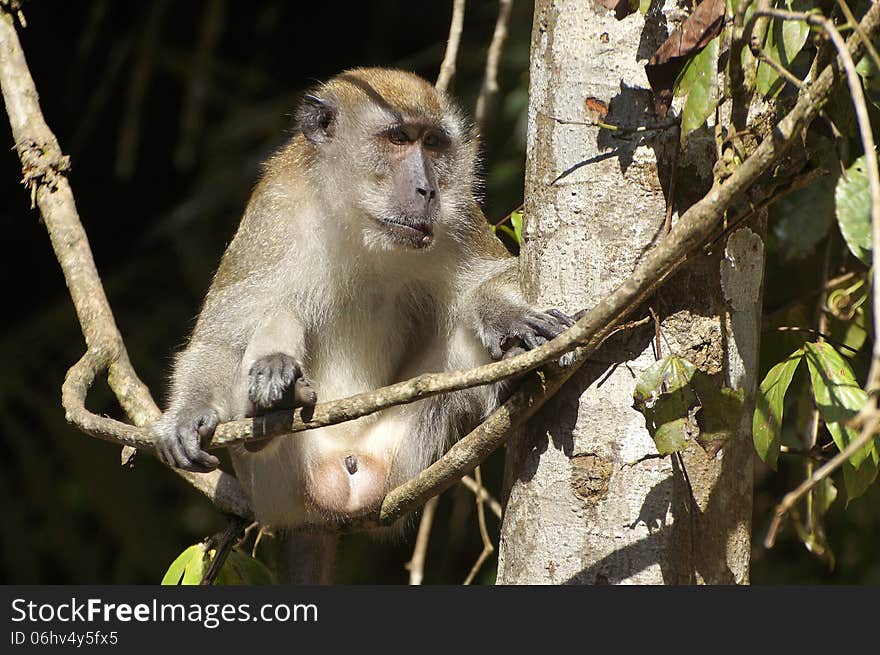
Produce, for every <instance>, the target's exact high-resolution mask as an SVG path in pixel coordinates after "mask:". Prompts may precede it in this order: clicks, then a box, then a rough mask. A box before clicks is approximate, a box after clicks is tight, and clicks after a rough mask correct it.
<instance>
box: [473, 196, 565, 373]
mask: <svg viewBox="0 0 880 655" xmlns="http://www.w3.org/2000/svg"><path fill="white" fill-rule="evenodd" d="M475 212H476V213H475V216H474V224H475V227H476V229H475V230H474V232H473V233H472V235H471V238H472V243H473V245H474V250H475V252H477V253H480V254H481V256H480V257H479V259H477V260H475V261H473V262H471V264H470V265H469V266H468V270H469V273H468V278H469V280H470V284H469V286H470V291H469V292H468V293H466V294H465V296H464V303H463V307H462V310H463V312H464V314H465V316H467V317H468V318H469V319H470V320H471V321H472V324H473V325H474V327H475V329H476V331H477V334H478V335H479V337H480V340H481V341H482V342H483V345H484V346H485V347H486V349H487V350H488V351H489V355H490V356H491V357H492V358H493V359H495V360H499V359H501V358H502V357H510V356H513V355H516V354H518V353H521V352H523V351H524V350H531V349H532V348H537V347H538V346H540V345H542V344H544V343H546V342H547V341H549V340H551V339H554V338H555V337H557V336H559V335H560V334H561V333H562V332H563V331H565V330H566V329H567V328H568V327H570V326H572V325H574V320H573V319H572V318H571V317H569V316H567V315H566V314H564V313H563V312H561V311H559V310H557V309H548V310H546V311H542V310H539V309H537V308H534V307H532V306H531V305H530V304H529V303H528V302H526V300H525V299H524V298H523V297H522V294H521V293H520V291H519V279H518V269H517V267H518V263H519V262H518V260H517V258H516V257H513V256H511V255H510V253H508V252H507V249H506V248H505V247H504V246H503V245H502V244H501V242H500V241H499V240H498V239H497V238H496V237H495V235H494V234H493V233H492V231H491V229H490V228H489V226H488V224H487V223H486V220H485V218H483V215H482V212H480V211H479V210H478V209H477V210H475ZM483 226H485V227H483ZM571 357H572V356H571V354H566V355H563V357H562V358H561V359H560V364H561V365H563V366H566V365H568V364H569V363H571Z"/></svg>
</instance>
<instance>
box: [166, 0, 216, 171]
mask: <svg viewBox="0 0 880 655" xmlns="http://www.w3.org/2000/svg"><path fill="white" fill-rule="evenodd" d="M225 15H226V0H208V2H207V4H206V5H205V11H204V14H203V16H202V19H201V25H202V30H201V33H200V34H199V41H198V45H197V46H196V50H195V54H194V56H193V61H192V66H191V67H190V75H189V84H188V85H187V89H186V97H185V99H184V104H183V111H182V112H181V116H180V135H179V137H178V143H177V148H176V150H175V152H174V163H175V164H176V165H177V167H178V168H180V169H184V170H186V169H189V168H190V167H191V166H192V164H193V162H194V161H195V156H196V143H197V141H198V139H199V137H200V136H201V133H202V124H203V122H204V114H205V101H206V100H207V97H208V90H209V88H210V82H211V72H212V66H211V60H212V59H213V57H214V50H215V48H216V46H217V41H218V40H219V39H220V34H221V33H222V32H223V23H224V19H225Z"/></svg>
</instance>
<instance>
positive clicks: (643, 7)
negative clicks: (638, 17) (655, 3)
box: [639, 0, 651, 16]
mask: <svg viewBox="0 0 880 655" xmlns="http://www.w3.org/2000/svg"><path fill="white" fill-rule="evenodd" d="M650 8H651V0H639V11H640V12H641V13H642V16H645V15H647V13H648V10H649V9H650Z"/></svg>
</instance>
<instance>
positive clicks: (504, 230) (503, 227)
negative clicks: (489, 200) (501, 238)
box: [495, 225, 519, 243]
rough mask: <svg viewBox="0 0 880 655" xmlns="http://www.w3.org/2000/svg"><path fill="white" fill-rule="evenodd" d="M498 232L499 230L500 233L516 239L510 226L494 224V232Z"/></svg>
mask: <svg viewBox="0 0 880 655" xmlns="http://www.w3.org/2000/svg"><path fill="white" fill-rule="evenodd" d="M498 232H501V233H502V234H506V235H507V236H509V237H510V238H511V239H513V240H514V241H517V239H516V233H515V232H514V231H513V230H512V229H511V228H509V227H507V226H506V225H496V226H495V233H496V234H497V233H498ZM517 243H519V242H518V241H517Z"/></svg>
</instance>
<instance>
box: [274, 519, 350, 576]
mask: <svg viewBox="0 0 880 655" xmlns="http://www.w3.org/2000/svg"><path fill="white" fill-rule="evenodd" d="M338 543H339V535H335V534H312V533H309V532H299V531H296V530H290V531H285V532H283V533H282V535H281V548H282V557H281V562H279V567H278V582H281V583H282V584H302V585H305V584H322V585H329V584H333V567H334V563H335V560H336V547H337V545H338Z"/></svg>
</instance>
